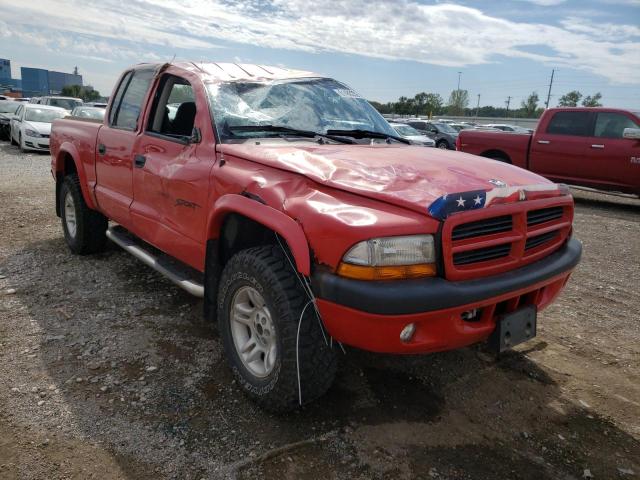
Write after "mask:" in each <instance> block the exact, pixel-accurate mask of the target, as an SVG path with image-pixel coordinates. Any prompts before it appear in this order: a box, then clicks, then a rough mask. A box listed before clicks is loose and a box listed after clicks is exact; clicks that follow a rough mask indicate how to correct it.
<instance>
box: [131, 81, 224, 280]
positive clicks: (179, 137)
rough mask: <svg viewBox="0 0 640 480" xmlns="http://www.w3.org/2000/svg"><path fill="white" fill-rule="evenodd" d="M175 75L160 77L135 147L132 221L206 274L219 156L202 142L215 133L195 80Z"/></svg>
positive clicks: (151, 239) (155, 241) (159, 244)
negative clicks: (203, 134)
mask: <svg viewBox="0 0 640 480" xmlns="http://www.w3.org/2000/svg"><path fill="white" fill-rule="evenodd" d="M171 72H172V70H171V69H168V70H167V72H165V73H164V74H163V76H162V77H161V78H160V81H159V83H158V88H157V90H156V92H155V95H154V100H153V105H152V106H151V109H150V113H149V117H148V119H147V120H146V122H145V130H144V132H143V135H142V137H141V139H140V143H139V144H138V145H137V148H136V152H135V153H136V155H135V158H134V168H133V203H132V204H131V217H132V219H133V222H132V223H133V224H134V225H136V228H139V229H141V230H142V231H144V238H145V240H146V241H148V242H149V243H151V244H153V245H154V246H156V247H157V248H159V249H160V250H162V251H164V252H167V253H169V254H170V255H172V256H174V257H176V258H178V259H179V260H181V261H183V262H184V263H186V264H188V265H190V266H192V267H194V268H196V269H198V270H204V260H205V243H206V222H207V211H208V204H207V202H208V195H209V178H210V172H211V169H212V167H213V164H214V160H215V153H214V152H212V151H211V149H210V148H209V147H208V146H207V143H206V142H201V141H199V138H200V132H202V131H204V130H205V129H206V128H207V127H208V128H209V129H211V117H210V116H209V109H208V106H207V104H206V101H205V100H204V99H205V98H206V97H205V92H204V90H202V91H198V90H197V89H198V88H201V86H200V83H199V82H198V81H197V79H196V78H190V77H189V76H188V75H185V74H184V72H182V71H181V73H180V74H172V73H171ZM194 132H195V135H194Z"/></svg>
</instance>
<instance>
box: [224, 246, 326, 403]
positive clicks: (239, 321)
mask: <svg viewBox="0 0 640 480" xmlns="http://www.w3.org/2000/svg"><path fill="white" fill-rule="evenodd" d="M217 317H218V325H219V331H220V336H221V338H222V342H223V345H224V349H225V353H226V356H227V360H228V362H229V365H230V367H231V370H232V371H233V373H234V375H235V377H236V379H237V380H238V382H239V383H240V385H241V386H242V388H243V389H244V391H245V393H246V394H247V395H248V396H249V397H250V398H251V399H252V400H254V401H256V402H257V403H258V404H260V405H261V406H262V407H263V408H265V409H267V410H271V411H287V410H291V409H294V408H296V407H297V406H299V405H300V403H308V402H311V401H312V400H315V399H316V398H318V397H320V396H321V395H323V394H324V393H325V392H326V391H327V389H328V388H329V387H330V386H331V384H332V383H333V379H334V377H335V372H336V365H337V358H336V354H335V350H334V349H332V348H331V346H330V345H328V344H327V342H325V340H324V338H323V331H322V327H321V324H320V320H319V319H318V318H317V316H316V314H315V311H314V308H313V305H312V304H311V302H310V301H309V298H308V296H307V294H306V293H305V291H304V290H303V288H302V286H301V284H300V280H299V279H298V278H296V274H295V273H294V272H293V270H292V268H291V265H290V264H289V263H288V261H287V259H286V257H285V256H284V253H283V251H282V249H281V248H280V247H277V246H263V247H256V248H250V249H247V250H243V251H241V252H239V253H237V254H236V255H234V256H233V258H231V260H229V262H228V263H227V264H226V265H225V267H224V270H223V272H222V277H221V279H220V289H219V293H218V315H217Z"/></svg>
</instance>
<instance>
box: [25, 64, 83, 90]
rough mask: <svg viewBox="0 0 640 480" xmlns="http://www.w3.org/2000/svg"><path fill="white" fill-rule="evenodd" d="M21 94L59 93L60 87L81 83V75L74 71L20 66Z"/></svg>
mask: <svg viewBox="0 0 640 480" xmlns="http://www.w3.org/2000/svg"><path fill="white" fill-rule="evenodd" d="M20 72H21V75H22V95H23V96H25V97H41V96H43V95H59V94H60V92H61V91H62V87H65V86H67V85H82V75H77V74H74V73H64V72H54V71H51V70H45V69H44V68H30V67H21V68H20Z"/></svg>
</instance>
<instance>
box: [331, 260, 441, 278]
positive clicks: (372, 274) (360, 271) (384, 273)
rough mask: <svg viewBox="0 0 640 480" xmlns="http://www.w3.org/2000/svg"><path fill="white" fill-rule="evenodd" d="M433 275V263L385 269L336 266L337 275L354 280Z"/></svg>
mask: <svg viewBox="0 0 640 480" xmlns="http://www.w3.org/2000/svg"><path fill="white" fill-rule="evenodd" d="M435 274H436V266H435V264H433V263H422V264H418V265H398V266H387V267H368V266H363V265H351V264H349V263H340V265H339V266H338V275H340V276H342V277H346V278H353V279H356V280H399V279H403V278H404V279H407V278H421V277H433V276H435Z"/></svg>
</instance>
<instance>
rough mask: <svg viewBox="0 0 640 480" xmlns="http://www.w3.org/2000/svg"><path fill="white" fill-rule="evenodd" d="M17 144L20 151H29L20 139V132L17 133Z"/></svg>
mask: <svg viewBox="0 0 640 480" xmlns="http://www.w3.org/2000/svg"><path fill="white" fill-rule="evenodd" d="M18 145H19V146H20V151H21V152H22V153H28V152H29V150H27V147H26V146H25V145H24V142H23V141H22V133H20V134H18Z"/></svg>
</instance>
